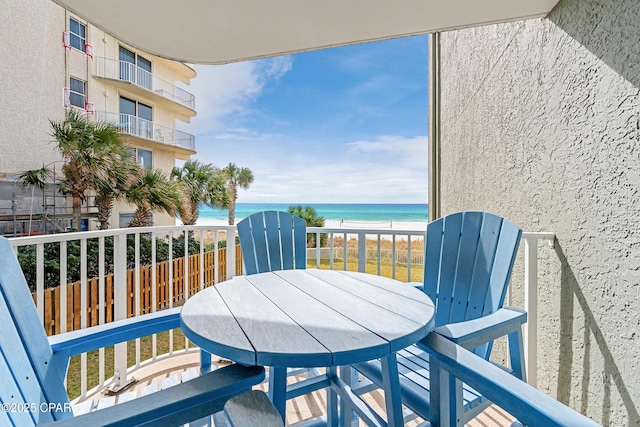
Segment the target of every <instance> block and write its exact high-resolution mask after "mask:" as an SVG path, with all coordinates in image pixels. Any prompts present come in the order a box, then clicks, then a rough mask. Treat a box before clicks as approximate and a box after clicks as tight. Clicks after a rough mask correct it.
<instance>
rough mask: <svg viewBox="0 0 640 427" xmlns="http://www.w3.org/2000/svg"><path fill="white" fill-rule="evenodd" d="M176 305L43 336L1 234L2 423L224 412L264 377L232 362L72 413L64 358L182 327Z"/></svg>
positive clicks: (100, 422)
mask: <svg viewBox="0 0 640 427" xmlns="http://www.w3.org/2000/svg"><path fill="white" fill-rule="evenodd" d="M179 324H180V320H179V308H178V309H173V310H165V311H161V312H156V313H152V314H149V315H143V316H138V317H135V318H132V319H126V320H122V321H117V322H112V323H108V324H104V325H100V326H95V327H91V328H86V329H82V330H79V331H74V332H69V333H65V334H60V335H56V336H53V337H50V338H47V336H46V334H45V331H44V328H43V327H42V324H41V322H40V320H39V318H38V313H37V311H36V308H35V306H34V304H33V299H32V298H31V294H30V293H29V288H28V286H27V283H26V281H25V278H24V275H23V274H22V270H21V269H20V265H19V264H18V261H17V259H16V257H15V254H14V252H13V250H12V248H11V244H10V243H9V241H8V240H7V239H5V238H3V237H0V325H2V326H1V330H0V378H2V380H1V381H0V404H2V410H1V411H0V426H5V425H9V426H11V425H14V426H35V425H40V424H45V423H51V422H56V425H58V424H59V425H63V426H66V425H75V426H106V425H109V426H134V425H180V424H184V423H185V422H189V421H192V420H196V419H200V418H203V417H205V416H207V415H209V414H212V413H215V412H219V411H222V410H223V407H224V404H225V403H226V402H227V400H229V399H230V398H232V397H233V396H235V395H237V394H240V393H242V392H244V391H246V390H249V389H250V388H251V387H252V386H253V385H255V384H258V383H260V382H261V381H263V380H264V377H265V372H264V368H262V367H255V366H254V367H244V366H240V365H231V366H228V367H225V368H222V369H218V370H216V371H214V372H210V373H207V374H205V375H202V376H200V377H198V378H195V379H193V380H190V381H187V382H184V383H182V384H179V385H177V386H174V387H171V388H169V389H166V390H162V391H160V392H157V393H154V394H152V395H149V396H145V397H141V398H138V399H135V400H133V401H129V402H126V403H122V404H120V405H116V406H113V407H110V408H106V409H103V410H99V411H96V412H90V413H88V414H85V415H82V416H79V417H73V413H72V411H71V405H70V403H69V398H68V396H67V392H66V389H65V387H64V384H63V381H64V377H65V374H66V370H67V365H68V362H69V357H70V356H72V355H75V354H80V353H83V352H86V351H90V350H95V349H98V348H101V347H106V346H110V345H113V344H116V343H119V342H123V341H128V340H131V339H134V338H138V337H142V336H146V335H150V334H153V333H156V332H161V331H164V330H167V329H173V328H176V327H179Z"/></svg>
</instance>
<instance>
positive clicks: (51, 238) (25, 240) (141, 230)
mask: <svg viewBox="0 0 640 427" xmlns="http://www.w3.org/2000/svg"><path fill="white" fill-rule="evenodd" d="M200 230H214V231H215V230H219V231H226V232H234V233H235V231H236V226H235V225H231V226H230V225H173V226H150V227H129V228H112V229H108V230H96V231H78V232H72V233H60V234H49V235H40V236H25V237H14V238H11V239H10V240H11V242H12V244H13V246H23V245H32V244H38V243H52V242H59V241H70V240H80V239H91V238H97V237H106V236H115V235H127V234H146V233H156V234H167V233H169V232H177V231H181V232H184V231H200ZM307 232H308V233H333V234H380V235H402V236H418V237H424V235H425V232H424V231H420V230H387V229H385V230H376V229H368V230H366V229H361V228H325V227H307ZM522 236H523V238H527V239H538V240H551V241H553V239H554V238H555V234H554V233H548V232H523V233H522Z"/></svg>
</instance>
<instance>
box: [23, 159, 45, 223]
mask: <svg viewBox="0 0 640 427" xmlns="http://www.w3.org/2000/svg"><path fill="white" fill-rule="evenodd" d="M51 175H52V174H51V171H50V170H49V169H47V168H46V167H45V166H44V165H43V166H42V167H41V168H40V169H33V170H28V171H24V172H20V174H19V175H18V179H17V181H18V183H19V184H20V185H21V186H22V187H29V186H31V209H30V210H29V234H31V219H32V217H33V198H34V197H33V196H34V192H35V189H36V188H37V189H38V190H40V191H42V199H43V207H42V209H43V213H44V189H45V187H46V185H47V180H48V179H50V178H51Z"/></svg>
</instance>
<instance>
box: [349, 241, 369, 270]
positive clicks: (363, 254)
mask: <svg viewBox="0 0 640 427" xmlns="http://www.w3.org/2000/svg"><path fill="white" fill-rule="evenodd" d="M345 259H346V252H345ZM366 270H367V235H366V234H365V233H363V232H359V233H358V271H359V272H360V273H366Z"/></svg>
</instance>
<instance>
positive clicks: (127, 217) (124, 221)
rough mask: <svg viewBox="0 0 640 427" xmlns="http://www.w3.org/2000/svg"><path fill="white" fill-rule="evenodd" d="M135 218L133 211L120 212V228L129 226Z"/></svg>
mask: <svg viewBox="0 0 640 427" xmlns="http://www.w3.org/2000/svg"><path fill="white" fill-rule="evenodd" d="M132 219H133V214H132V213H121V214H120V224H119V225H120V228H127V227H128V226H129V223H130V222H131V220H132Z"/></svg>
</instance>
